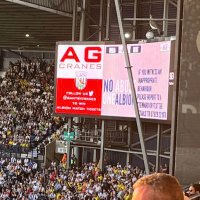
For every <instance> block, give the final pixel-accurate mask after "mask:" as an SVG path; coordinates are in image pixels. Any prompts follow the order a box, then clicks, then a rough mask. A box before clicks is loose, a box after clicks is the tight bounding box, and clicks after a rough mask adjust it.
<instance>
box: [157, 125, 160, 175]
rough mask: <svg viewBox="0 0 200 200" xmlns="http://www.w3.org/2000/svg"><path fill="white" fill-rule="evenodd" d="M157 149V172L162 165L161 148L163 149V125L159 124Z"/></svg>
mask: <svg viewBox="0 0 200 200" xmlns="http://www.w3.org/2000/svg"><path fill="white" fill-rule="evenodd" d="M156 149H157V151H156V172H158V171H159V166H160V156H159V155H160V150H161V125H160V124H158V130H157V148H156Z"/></svg>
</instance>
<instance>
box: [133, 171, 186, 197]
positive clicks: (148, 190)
mask: <svg viewBox="0 0 200 200" xmlns="http://www.w3.org/2000/svg"><path fill="white" fill-rule="evenodd" d="M133 188H134V193H133V198H132V200H160V199H162V200H183V199H184V198H183V192H182V188H181V186H180V184H179V182H178V181H177V179H176V178H175V177H173V176H170V175H167V174H162V173H158V174H152V175H149V176H145V177H142V178H141V179H139V180H138V181H137V182H136V183H135V184H134V186H133Z"/></svg>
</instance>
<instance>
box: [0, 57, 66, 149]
mask: <svg viewBox="0 0 200 200" xmlns="http://www.w3.org/2000/svg"><path fill="white" fill-rule="evenodd" d="M53 84H54V64H53V63H46V62H45V61H42V60H39V59H33V60H28V59H22V60H19V61H17V62H16V63H10V66H9V69H8V71H7V72H6V75H5V77H1V78H0V147H1V148H4V147H5V148H6V149H10V148H11V149H15V150H16V151H17V150H18V149H27V148H30V147H34V146H36V145H37V144H38V143H39V142H42V141H44V142H43V143H42V144H41V147H42V146H44V145H45V144H46V143H48V142H49V141H48V139H47V140H44V139H45V138H47V136H49V135H51V134H52V133H55V132H56V131H57V130H59V128H60V127H61V126H62V125H63V119H61V118H55V117H54V116H53V114H52V106H53V89H54V87H53ZM41 149H42V148H41Z"/></svg>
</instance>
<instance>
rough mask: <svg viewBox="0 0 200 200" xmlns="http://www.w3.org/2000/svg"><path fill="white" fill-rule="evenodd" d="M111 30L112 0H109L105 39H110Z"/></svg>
mask: <svg viewBox="0 0 200 200" xmlns="http://www.w3.org/2000/svg"><path fill="white" fill-rule="evenodd" d="M109 31H110V0H107V10H106V37H105V40H109Z"/></svg>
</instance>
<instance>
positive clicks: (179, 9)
mask: <svg viewBox="0 0 200 200" xmlns="http://www.w3.org/2000/svg"><path fill="white" fill-rule="evenodd" d="M182 16H183V1H182V0H178V3H177V20H176V43H175V54H174V87H173V98H172V123H171V142H170V162H169V173H170V174H171V175H174V166H175V148H176V145H175V141H176V130H177V110H178V91H179V85H178V84H179V72H180V54H181V53H180V52H181V34H182V32H181V31H182Z"/></svg>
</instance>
